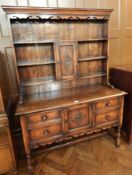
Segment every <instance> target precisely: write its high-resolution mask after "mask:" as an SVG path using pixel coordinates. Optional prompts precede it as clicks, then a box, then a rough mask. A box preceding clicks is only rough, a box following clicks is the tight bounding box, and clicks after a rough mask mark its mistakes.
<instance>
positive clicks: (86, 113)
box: [67, 104, 93, 134]
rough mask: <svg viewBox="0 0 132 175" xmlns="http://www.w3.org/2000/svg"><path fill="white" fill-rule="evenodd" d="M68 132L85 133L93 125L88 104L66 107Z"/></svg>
mask: <svg viewBox="0 0 132 175" xmlns="http://www.w3.org/2000/svg"><path fill="white" fill-rule="evenodd" d="M67 113H68V132H69V134H82V133H86V132H87V131H88V130H89V129H90V128H92V126H93V122H92V116H91V115H92V114H91V108H90V107H89V105H88V104H84V105H78V106H74V107H69V108H68V112H67Z"/></svg>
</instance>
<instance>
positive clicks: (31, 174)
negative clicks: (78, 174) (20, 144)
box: [27, 155, 34, 175]
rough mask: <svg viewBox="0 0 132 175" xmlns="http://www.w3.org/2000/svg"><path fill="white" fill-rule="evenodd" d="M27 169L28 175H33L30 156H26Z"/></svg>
mask: <svg viewBox="0 0 132 175" xmlns="http://www.w3.org/2000/svg"><path fill="white" fill-rule="evenodd" d="M27 168H28V175H34V172H33V167H32V163H31V156H30V155H27Z"/></svg>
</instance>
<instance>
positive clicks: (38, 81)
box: [21, 76, 55, 86]
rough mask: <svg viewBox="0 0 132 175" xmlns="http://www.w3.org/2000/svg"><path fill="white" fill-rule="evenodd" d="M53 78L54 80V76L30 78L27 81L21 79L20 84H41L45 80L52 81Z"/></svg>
mask: <svg viewBox="0 0 132 175" xmlns="http://www.w3.org/2000/svg"><path fill="white" fill-rule="evenodd" d="M53 80H55V76H49V77H41V78H34V79H32V80H29V81H21V85H22V86H32V85H38V84H43V83H45V82H46V81H53Z"/></svg>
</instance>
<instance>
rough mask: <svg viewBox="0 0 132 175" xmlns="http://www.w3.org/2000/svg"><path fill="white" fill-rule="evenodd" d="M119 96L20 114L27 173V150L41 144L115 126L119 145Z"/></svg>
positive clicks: (28, 157)
mask: <svg viewBox="0 0 132 175" xmlns="http://www.w3.org/2000/svg"><path fill="white" fill-rule="evenodd" d="M123 99H124V97H123V96H119V97H118V96H117V97H114V98H107V99H105V100H96V101H92V102H86V103H82V104H73V105H71V106H67V107H64V108H59V109H56V110H48V111H44V112H34V113H30V114H26V115H22V116H20V120H21V126H22V131H23V139H24V145H25V151H26V154H27V159H28V168H29V169H30V172H31V169H32V168H31V167H32V166H31V157H30V154H31V150H32V149H34V148H38V147H41V146H44V145H49V144H52V143H59V142H62V141H65V140H70V139H72V138H74V137H79V136H82V135H84V136H85V135H88V134H91V133H96V132H98V131H102V130H107V129H109V128H112V127H117V138H116V144H117V146H120V127H121V124H122V110H123V107H122V105H123ZM27 131H28V132H27ZM29 162H30V163H29ZM31 174H32V173H31Z"/></svg>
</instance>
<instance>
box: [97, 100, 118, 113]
mask: <svg viewBox="0 0 132 175" xmlns="http://www.w3.org/2000/svg"><path fill="white" fill-rule="evenodd" d="M118 105H120V100H119V98H111V99H107V100H102V101H98V102H97V103H95V109H96V110H101V109H106V108H108V109H109V108H111V107H115V106H118Z"/></svg>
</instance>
